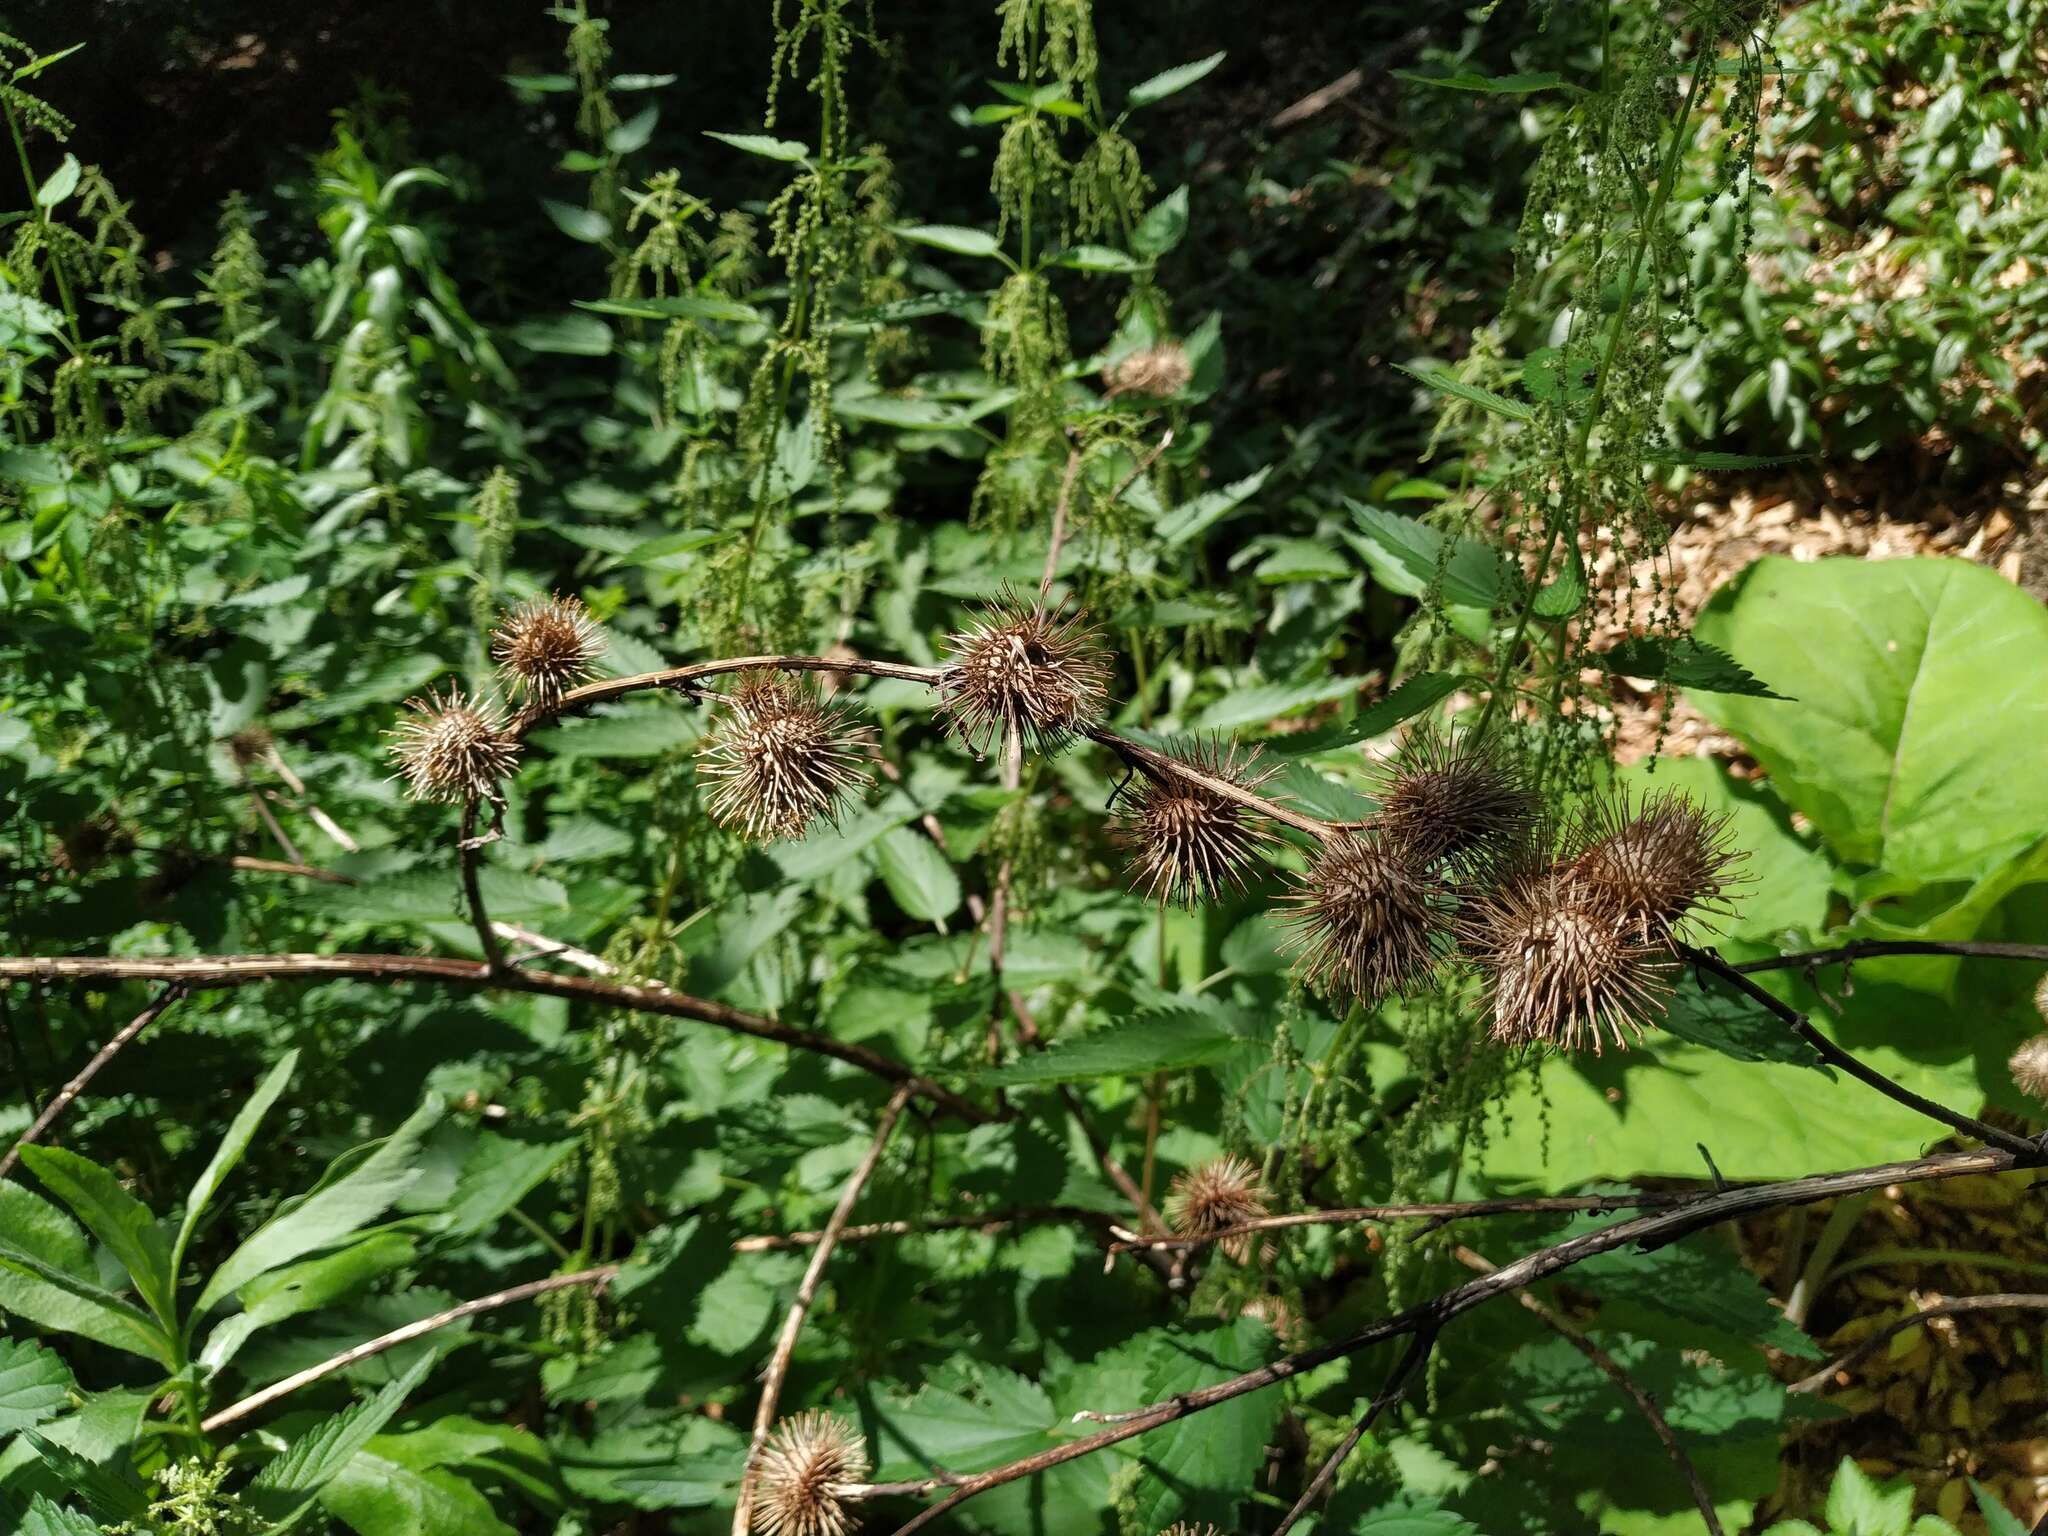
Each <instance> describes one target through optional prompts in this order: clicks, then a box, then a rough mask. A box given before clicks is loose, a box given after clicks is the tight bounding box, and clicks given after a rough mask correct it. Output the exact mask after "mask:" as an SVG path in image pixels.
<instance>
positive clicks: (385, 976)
mask: <svg viewBox="0 0 2048 1536" xmlns="http://www.w3.org/2000/svg"><path fill="white" fill-rule="evenodd" d="M343 979H352V980H357V981H400V980H414V981H431V982H438V983H440V984H442V985H444V986H451V987H468V988H473V989H475V990H479V991H496V992H528V993H532V994H535V995H537V996H541V997H563V998H568V999H570V1000H572V1001H580V1002H589V1003H597V1004H601V1005H604V1006H608V1007H613V1008H630V1009H636V1010H638V1011H639V1012H641V1013H658V1014H663V1015H666V1016H667V1017H669V1018H677V1019H695V1020H696V1021H697V1022H699V1023H701V1024H711V1025H715V1026H716V1027H717V1028H719V1029H725V1030H730V1031H731V1032H732V1033H734V1034H738V1035H749V1036H752V1037H753V1038H754V1039H756V1040H770V1041H773V1042H774V1043H776V1044H777V1045H787V1046H791V1047H793V1048H795V1049H797V1050H802V1051H815V1052H817V1053H818V1054H819V1055H821V1056H830V1057H832V1058H833V1059H834V1060H836V1061H843V1062H845V1063H846V1064H847V1065H848V1066H850V1067H858V1068H859V1069H860V1070H861V1071H863V1072H866V1073H869V1074H871V1075H873V1076H875V1077H879V1078H881V1079H883V1080H884V1081H885V1082H889V1083H894V1084H908V1085H909V1086H910V1089H911V1092H912V1093H914V1094H915V1095H916V1096H917V1097H919V1098H921V1099H925V1100H928V1101H929V1102H931V1103H932V1104H933V1105H935V1106H937V1107H939V1108H941V1109H944V1110H946V1111H948V1112H949V1113H952V1114H955V1115H958V1116H959V1117H960V1118H961V1119H963V1120H966V1121H968V1122H969V1123H970V1124H974V1125H983V1124H986V1123H988V1122H990V1121H992V1120H995V1119H997V1118H998V1117H997V1116H996V1115H993V1114H991V1113H990V1112H989V1111H988V1110H985V1109H983V1108H982V1107H981V1106H980V1105H978V1104H975V1103H973V1102H971V1101H970V1100H967V1099H964V1098H962V1097H961V1096H960V1095H959V1094H957V1093H954V1092H952V1091H951V1090H950V1089H946V1088H942V1087H940V1086H939V1085H938V1084H937V1083H934V1082H932V1081H931V1080H930V1079H929V1078H926V1077H922V1076H920V1075H919V1074H917V1073H916V1072H913V1071H911V1070H910V1068H908V1067H906V1066H904V1065H903V1064H902V1063H901V1062H897V1061H891V1060H890V1059H889V1058H888V1057H886V1056H882V1055H879V1054H877V1053H876V1052H874V1051H871V1050H869V1049H868V1048H867V1047H866V1046H862V1045H850V1044H848V1043H846V1042H845V1041H841V1040H834V1039H833V1038H832V1037H831V1036H829V1035H821V1034H818V1033H817V1032H815V1031H813V1030H808V1029H798V1028H796V1027H795V1026H794V1025H790V1024H784V1023H781V1022H779V1021H778V1020H775V1019H767V1018H763V1017H761V1016H760V1015H759V1014H755V1013H748V1012H746V1011H745V1010H744V1009H740V1008H733V1007H730V1006H728V1005H727V1004H725V1003H716V1002H712V1001H710V1000H709V999H707V998H701V997H691V996H690V995H689V994H688V993H684V992H671V991H670V990H668V988H666V987H659V986H630V985H627V984H626V983H623V982H609V981H598V980H595V979H593V978H591V977H588V976H558V975H554V974H552V973H550V972H546V971H529V970H526V969H524V968H522V967H519V966H507V967H505V968H504V969H503V970H500V971H498V972H496V973H493V972H492V971H491V970H490V968H489V967H488V966H486V965H483V964H480V963H478V962H477V961H474V960H456V959H450V958H445V957H443V956H439V955H362V954H357V955H349V954H342V955H306V954H298V955H195V956H192V957H189V958H186V959H176V960H128V959H120V958H115V957H112V956H102V955H91V956H80V957H72V958H68V959H44V958H39V957H38V958H25V959H24V958H0V981H164V982H179V983H182V984H183V985H184V986H186V987H188V988H190V989H192V990H195V991H214V990H220V989H224V988H229V987H246V986H250V985H253V984H255V983H257V982H262V981H338V980H343Z"/></svg>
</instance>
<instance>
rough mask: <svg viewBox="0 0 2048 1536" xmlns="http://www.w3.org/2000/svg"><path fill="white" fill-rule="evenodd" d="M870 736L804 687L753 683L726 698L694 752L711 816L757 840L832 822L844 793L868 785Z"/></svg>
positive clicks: (781, 681)
mask: <svg viewBox="0 0 2048 1536" xmlns="http://www.w3.org/2000/svg"><path fill="white" fill-rule="evenodd" d="M874 739H875V736H874V732H873V731H871V730H869V729H868V728H867V727H866V726H863V725H856V724H855V723H854V722H853V720H852V718H851V716H850V715H849V714H848V713H847V711H846V710H845V708H843V707H842V706H839V705H836V704H828V703H826V702H824V701H823V700H822V699H820V698H819V696H818V694H817V692H816V690H815V689H814V688H812V687H811V685H810V684H808V683H803V682H797V681H795V680H794V679H790V678H783V677H773V676H771V677H760V678H753V679H750V680H749V681H748V682H746V683H743V684H742V685H741V686H740V687H739V688H738V689H737V690H735V691H734V692H733V693H732V694H730V695H729V696H727V698H726V699H725V701H724V712H723V715H722V718H721V719H720V720H719V721H718V723H717V725H716V726H714V727H713V729H712V732H711V734H710V736H709V738H708V739H707V741H706V743H705V745H704V746H703V747H702V748H700V749H699V750H698V753H697V771H698V773H699V774H700V775H702V776H703V777H704V778H705V779H707V780H708V781H709V782H710V783H711V785H712V789H711V798H710V805H711V814H712V815H713V817H715V818H716V819H717V820H718V822H719V823H720V824H721V825H723V826H727V827H736V828H738V829H739V831H740V832H741V833H742V834H743V835H745V836H747V837H750V838H753V839H755V840H757V841H765V840H767V839H770V838H776V837H802V836H803V835H804V834H805V833H806V832H808V831H809V830H810V829H811V827H812V826H813V825H814V824H815V823H817V822H819V821H821V820H822V821H825V822H827V823H831V824H836V823H837V820H838V817H839V811H840V807H841V804H842V802H843V801H844V799H845V797H846V796H847V794H849V793H850V792H852V791H854V790H856V789H858V788H860V787H861V786H863V785H865V784H866V783H867V782H868V773H867V767H866V765H867V762H868V761H869V759H870V758H871V756H872V753H873V748H874Z"/></svg>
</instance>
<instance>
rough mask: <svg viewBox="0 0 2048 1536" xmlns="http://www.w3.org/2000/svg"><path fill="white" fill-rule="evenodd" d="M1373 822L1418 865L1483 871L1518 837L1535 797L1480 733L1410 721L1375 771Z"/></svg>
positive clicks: (1531, 815)
mask: <svg viewBox="0 0 2048 1536" xmlns="http://www.w3.org/2000/svg"><path fill="white" fill-rule="evenodd" d="M1378 795H1379V802H1380V813H1379V816H1378V817H1377V820H1378V821H1379V824H1380V825H1381V826H1382V827H1383V828H1385V829H1386V833H1387V835H1388V836H1389V837H1391V838H1393V839H1394V840H1395V841H1396V842H1398V843H1401V844H1402V845H1403V846H1405V847H1407V848H1408V849H1409V850H1411V851H1412V852H1413V853H1414V854H1415V856H1416V857H1417V858H1419V859H1421V860H1422V861H1423V862H1424V863H1435V862H1436V861H1437V860H1438V859H1444V860H1447V861H1449V862H1450V863H1451V864H1452V865H1453V866H1454V867H1455V868H1458V869H1460V870H1461V871H1466V872H1471V871H1475V870H1477V869H1479V868H1483V867H1484V866H1485V865H1486V864H1487V863H1488V862H1489V861H1495V860H1498V859H1500V858H1503V857H1505V856H1506V855H1507V854H1508V853H1509V852H1510V850H1512V849H1513V848H1515V847H1516V846H1517V845H1519V844H1520V843H1521V842H1523V841H1524V840H1525V839H1526V838H1527V837H1528V835H1529V832H1530V829H1531V828H1532V827H1533V826H1534V825H1535V823H1536V817H1537V813H1538V810H1539V802H1538V801H1537V798H1536V796H1535V794H1534V793H1533V792H1531V790H1530V788H1529V784H1528V780H1527V778H1526V776H1525V775H1524V774H1523V773H1522V772H1521V770H1520V769H1519V768H1518V767H1517V766H1516V765H1515V763H1514V761H1513V760H1512V759H1510V758H1509V757H1508V756H1507V754H1506V753H1505V752H1503V751H1502V750H1501V749H1500V747H1499V746H1498V745H1497V744H1495V743H1494V742H1492V741H1489V740H1487V739H1486V738H1483V737H1476V736H1471V735H1461V734H1457V733H1454V732H1452V731H1448V730H1443V729H1439V728H1437V727H1435V726H1427V725H1425V726H1418V727H1417V728H1415V729H1414V730H1411V731H1409V732H1408V734H1407V735H1406V736H1405V737H1404V738H1403V739H1402V741H1401V744H1400V746H1399V747H1398V748H1396V749H1395V752H1394V755H1393V756H1392V757H1390V758H1389V759H1388V760H1387V761H1386V762H1385V763H1384V764H1382V765H1381V767H1380V770H1379V784H1378Z"/></svg>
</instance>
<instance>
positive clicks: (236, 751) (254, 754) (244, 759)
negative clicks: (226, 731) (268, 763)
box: [228, 725, 277, 768]
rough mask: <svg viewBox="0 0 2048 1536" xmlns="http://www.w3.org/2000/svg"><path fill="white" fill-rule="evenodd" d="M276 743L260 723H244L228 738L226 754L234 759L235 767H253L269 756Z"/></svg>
mask: <svg viewBox="0 0 2048 1536" xmlns="http://www.w3.org/2000/svg"><path fill="white" fill-rule="evenodd" d="M276 745H277V742H276V738H275V737H273V736H272V735H271V734H270V732H269V730H268V729H266V728H265V727H263V726H260V725H246V726H244V727H242V729H241V730H239V731H237V732H235V734H234V735H232V736H230V737H229V738H228V756H229V757H231V758H233V759H234V763H235V766H236V767H237V768H253V767H254V766H255V765H256V764H258V763H260V762H262V761H263V760H264V759H265V758H267V757H268V756H270V754H271V752H272V751H273V750H274V749H275V747H276Z"/></svg>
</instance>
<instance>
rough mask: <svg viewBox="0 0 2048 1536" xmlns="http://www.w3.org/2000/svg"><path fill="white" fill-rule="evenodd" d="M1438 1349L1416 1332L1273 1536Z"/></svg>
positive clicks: (1319, 1492)
mask: <svg viewBox="0 0 2048 1536" xmlns="http://www.w3.org/2000/svg"><path fill="white" fill-rule="evenodd" d="M1435 1346H1436V1330H1435V1329H1434V1328H1423V1329H1419V1330H1417V1332H1416V1334H1415V1337H1414V1338H1412V1339H1410V1340H1409V1341H1408V1348H1407V1349H1406V1350H1405V1351H1404V1352H1403V1353H1402V1355H1401V1358H1400V1359H1399V1360H1398V1361H1396V1362H1395V1364H1394V1369H1393V1372H1392V1373H1391V1374H1390V1375H1389V1376H1388V1377H1387V1381H1386V1385H1385V1386H1383V1387H1381V1388H1380V1389H1379V1391H1378V1392H1377V1393H1376V1394H1374V1396H1373V1400H1372V1402H1371V1404H1370V1405H1369V1406H1368V1407H1367V1408H1366V1410H1365V1412H1364V1413H1362V1414H1360V1415H1359V1416H1358V1420H1357V1422H1356V1423H1354V1424H1353V1425H1352V1426H1351V1432H1350V1433H1349V1434H1347V1435H1346V1436H1345V1437H1344V1438H1343V1440H1342V1441H1341V1442H1339V1444H1338V1446H1337V1449H1336V1450H1334V1451H1332V1452H1330V1455H1329V1458H1328V1459H1327V1460H1326V1461H1324V1463H1323V1464H1322V1466H1320V1467H1319V1468H1317V1469H1316V1475H1315V1476H1314V1477H1312V1478H1310V1479H1309V1485H1308V1486H1307V1487H1306V1488H1304V1489H1302V1491H1301V1497H1300V1498H1298V1499H1296V1500H1295V1501H1294V1507H1293V1508H1292V1509H1290V1510H1288V1511H1287V1515H1286V1518H1285V1519H1283V1520H1282V1521H1281V1522H1280V1523H1279V1524H1278V1525H1277V1526H1275V1527H1274V1528H1273V1536H1287V1533H1288V1532H1289V1531H1291V1530H1293V1529H1294V1527H1295V1525H1296V1524H1297V1523H1298V1522H1299V1521H1300V1519H1301V1517H1302V1516H1303V1515H1305V1514H1307V1513H1308V1511H1309V1507H1310V1506H1311V1505H1313V1504H1314V1503H1315V1502H1316V1501H1317V1500H1318V1499H1320V1498H1322V1496H1323V1495H1324V1494H1326V1493H1328V1492H1329V1490H1330V1484H1331V1483H1333V1482H1335V1481H1336V1479H1337V1469H1338V1468H1339V1467H1341V1466H1343V1465H1344V1462H1345V1458H1347V1457H1348V1456H1350V1454H1351V1453H1352V1452H1353V1451H1355V1450H1356V1449H1358V1442H1359V1441H1361V1440H1363V1439H1364V1438H1365V1432H1366V1431H1367V1430H1368V1429H1371V1428H1372V1426H1373V1424H1374V1422H1375V1421H1376V1420H1377V1419H1378V1418H1379V1416H1380V1415H1381V1414H1382V1413H1385V1412H1386V1411H1387V1410H1388V1409H1389V1408H1391V1407H1393V1406H1394V1404H1395V1403H1397V1402H1399V1401H1400V1400H1401V1396H1402V1394H1403V1393H1405V1392H1406V1391H1407V1390H1408V1381H1409V1378H1410V1377H1412V1376H1413V1375H1414V1374H1415V1372H1416V1370H1417V1369H1418V1368H1419V1367H1420V1366H1421V1364H1422V1362H1423V1361H1425V1360H1427V1359H1428V1358H1429V1352H1430V1350H1431V1349H1433V1348H1435ZM1714 1536H1721V1533H1720V1532H1719V1531H1716V1532H1715V1533H1714Z"/></svg>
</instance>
